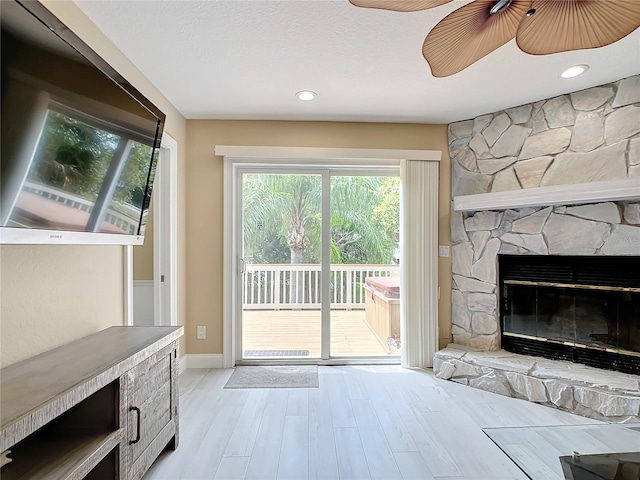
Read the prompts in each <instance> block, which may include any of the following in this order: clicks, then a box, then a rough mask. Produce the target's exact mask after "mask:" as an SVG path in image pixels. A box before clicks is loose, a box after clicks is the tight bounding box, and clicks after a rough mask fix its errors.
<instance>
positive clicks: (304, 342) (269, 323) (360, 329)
mask: <svg viewBox="0 0 640 480" xmlns="http://www.w3.org/2000/svg"><path fill="white" fill-rule="evenodd" d="M385 340H386V339H385ZM242 350H243V352H246V351H247V350H251V351H265V350H267V351H269V350H271V351H274V350H285V351H286V350H288V351H292V350H297V351H300V350H302V351H308V352H309V354H308V355H306V356H307V357H309V358H319V357H320V311H319V310H278V311H274V310H245V311H244V313H243V329H242ZM361 355H382V356H388V355H389V353H388V352H387V350H386V349H385V348H384V346H383V345H382V343H381V342H380V341H379V340H378V338H377V337H376V335H375V334H374V333H373V331H372V330H371V328H369V326H368V325H367V323H366V322H365V317H364V310H332V311H331V356H334V357H346V356H361ZM245 358H255V357H245Z"/></svg>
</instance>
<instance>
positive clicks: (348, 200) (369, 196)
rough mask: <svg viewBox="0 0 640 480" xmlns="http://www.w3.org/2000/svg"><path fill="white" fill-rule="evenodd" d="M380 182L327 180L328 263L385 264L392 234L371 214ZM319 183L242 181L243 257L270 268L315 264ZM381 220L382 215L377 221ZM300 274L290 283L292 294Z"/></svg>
mask: <svg viewBox="0 0 640 480" xmlns="http://www.w3.org/2000/svg"><path fill="white" fill-rule="evenodd" d="M385 180H386V179H382V178H380V177H332V179H331V261H332V263H389V262H390V261H391V260H392V257H393V253H394V251H395V248H396V246H397V235H395V237H394V236H393V235H389V234H388V230H389V228H385V226H384V225H381V222H380V219H379V218H378V217H381V216H380V215H376V209H378V210H379V209H380V206H381V205H383V200H384V199H383V198H382V197H381V195H380V193H381V192H383V191H384V190H383V189H381V185H383V184H384V183H385ZM321 197H322V181H321V177H320V176H319V175H263V174H251V175H245V178H244V197H243V201H244V205H243V211H244V222H243V223H244V236H245V242H244V243H245V245H246V246H247V249H246V251H245V255H247V256H248V257H253V258H254V259H255V260H258V259H260V260H258V261H264V260H265V259H267V258H270V259H271V261H274V260H275V261H274V263H278V262H279V261H284V258H285V252H283V251H282V249H284V248H286V249H287V250H288V252H287V253H288V261H289V262H290V263H292V264H299V263H303V261H304V260H305V257H306V260H307V262H311V263H316V262H319V259H320V245H321V242H320V238H321V233H320V232H321V212H320V208H321V207H320V205H321ZM382 217H384V216H382ZM301 275H302V272H299V273H298V276H296V275H294V276H292V278H291V287H292V290H293V291H294V292H297V293H296V297H297V298H298V301H301V300H302V298H301V297H302V294H303V292H301V291H300V292H298V291H297V285H298V284H300V283H301Z"/></svg>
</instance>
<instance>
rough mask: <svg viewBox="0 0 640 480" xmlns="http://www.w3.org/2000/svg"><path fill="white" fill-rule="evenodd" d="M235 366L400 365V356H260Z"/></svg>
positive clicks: (242, 361)
mask: <svg viewBox="0 0 640 480" xmlns="http://www.w3.org/2000/svg"><path fill="white" fill-rule="evenodd" d="M236 365H237V366H242V367H244V366H252V365H253V366H275V365H322V366H339V365H400V356H398V355H390V356H389V357H380V358H376V357H335V358H330V359H328V360H325V359H321V358H268V359H267V358H261V359H255V360H248V359H242V360H237V361H236Z"/></svg>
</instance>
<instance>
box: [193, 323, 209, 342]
mask: <svg viewBox="0 0 640 480" xmlns="http://www.w3.org/2000/svg"><path fill="white" fill-rule="evenodd" d="M196 337H197V339H198V340H204V339H205V338H207V327H205V326H204V325H198V329H197V332H196Z"/></svg>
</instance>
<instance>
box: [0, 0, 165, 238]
mask: <svg viewBox="0 0 640 480" xmlns="http://www.w3.org/2000/svg"><path fill="white" fill-rule="evenodd" d="M0 18H1V23H2V39H1V41H2V43H1V46H2V57H1V60H2V79H1V84H0V88H1V90H2V98H1V105H2V107H1V108H2V117H1V118H0V123H1V130H2V147H1V149H2V157H1V170H0V202H1V203H0V213H1V217H0V243H4V244H43V243H58V244H122V245H128V244H131V245H135V244H141V243H142V242H143V240H144V230H145V225H146V220H147V214H148V210H149V202H150V199H151V188H152V186H153V180H154V175H155V168H156V164H157V158H158V153H159V148H160V141H161V136H162V130H163V126H164V121H165V115H164V114H163V113H162V112H161V111H160V110H158V108H156V107H155V106H154V105H153V104H152V103H151V102H150V101H149V100H148V99H146V98H145V97H144V96H143V95H142V94H141V93H140V92H138V91H137V90H136V89H135V88H133V87H132V86H131V85H130V84H129V83H128V82H127V81H126V80H125V79H124V78H123V77H122V76H121V75H120V74H118V73H117V72H116V71H115V70H114V69H113V68H112V67H110V66H109V65H108V64H107V62H106V61H104V60H103V59H102V58H101V57H100V56H98V55H97V54H96V53H95V52H94V51H93V50H92V49H91V48H90V47H88V46H87V45H86V44H85V43H84V42H83V41H82V40H80V38H79V37H78V36H76V35H75V34H74V33H73V32H71V31H70V30H69V29H68V28H67V27H66V26H65V25H64V24H63V23H62V22H61V21H60V20H58V19H57V18H56V17H55V16H54V15H53V14H52V13H51V12H50V11H49V10H47V9H46V8H45V7H44V6H43V5H41V4H40V3H38V2H36V1H22V0H21V1H14V0H2V1H0Z"/></svg>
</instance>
